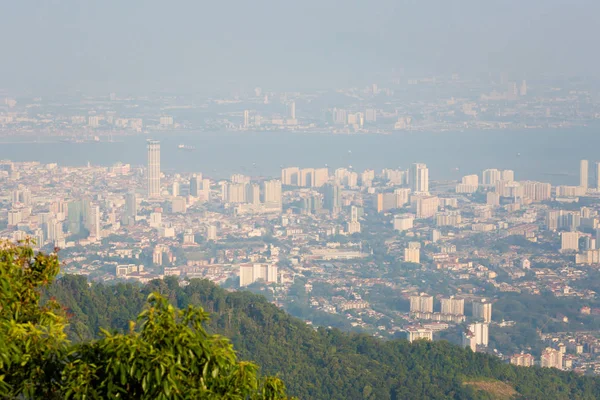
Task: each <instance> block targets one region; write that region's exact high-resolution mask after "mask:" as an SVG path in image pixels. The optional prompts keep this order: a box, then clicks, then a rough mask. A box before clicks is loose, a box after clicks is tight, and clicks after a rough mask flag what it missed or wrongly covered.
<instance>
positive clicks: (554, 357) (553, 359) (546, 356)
mask: <svg viewBox="0 0 600 400" xmlns="http://www.w3.org/2000/svg"><path fill="white" fill-rule="evenodd" d="M540 366H541V367H542V368H557V369H563V354H562V352H561V351H560V350H556V349H553V348H551V347H546V349H545V350H544V351H542V355H541V357H540Z"/></svg>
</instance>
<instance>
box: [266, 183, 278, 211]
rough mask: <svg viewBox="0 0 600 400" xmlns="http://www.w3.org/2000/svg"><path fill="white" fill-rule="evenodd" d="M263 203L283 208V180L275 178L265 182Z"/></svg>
mask: <svg viewBox="0 0 600 400" xmlns="http://www.w3.org/2000/svg"><path fill="white" fill-rule="evenodd" d="M263 203H265V204H268V205H270V206H272V207H278V208H281V181H280V180H278V179H273V180H270V181H265V182H263Z"/></svg>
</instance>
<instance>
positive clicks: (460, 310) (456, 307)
mask: <svg viewBox="0 0 600 400" xmlns="http://www.w3.org/2000/svg"><path fill="white" fill-rule="evenodd" d="M441 303H442V314H451V315H464V314H465V300H464V299H457V298H455V297H454V296H451V297H450V298H444V299H441Z"/></svg>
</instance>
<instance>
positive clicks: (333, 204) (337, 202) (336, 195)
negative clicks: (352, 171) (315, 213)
mask: <svg viewBox="0 0 600 400" xmlns="http://www.w3.org/2000/svg"><path fill="white" fill-rule="evenodd" d="M323 196H324V201H323V207H324V208H325V209H327V210H329V211H330V212H332V213H338V212H340V210H341V209H342V190H341V189H340V187H339V186H338V185H334V184H327V185H325V186H324V189H323Z"/></svg>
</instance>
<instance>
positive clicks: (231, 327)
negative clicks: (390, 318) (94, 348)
mask: <svg viewBox="0 0 600 400" xmlns="http://www.w3.org/2000/svg"><path fill="white" fill-rule="evenodd" d="M153 291H159V292H161V293H162V294H163V295H164V296H165V297H166V298H168V299H169V300H170V301H171V302H172V303H173V304H174V305H176V306H178V307H179V308H185V307H187V306H188V305H190V304H193V305H202V307H204V309H205V310H206V311H208V312H209V313H211V318H212V319H211V321H210V322H209V323H208V324H207V328H208V330H209V331H210V332H213V333H218V334H221V335H224V336H226V337H228V338H230V339H231V340H232V342H233V344H234V347H235V349H236V350H237V351H238V352H239V356H240V358H241V359H246V360H251V361H254V362H256V363H257V364H258V365H259V366H260V367H261V372H262V373H265V374H269V375H278V376H279V377H280V378H282V380H283V381H284V382H285V383H286V385H287V387H288V393H289V394H290V395H294V396H298V397H299V398H302V399H363V398H364V399H444V398H451V399H477V398H499V397H501V396H500V394H499V393H493V392H490V391H489V390H488V391H483V390H480V389H478V388H487V387H494V385H493V384H490V385H487V384H486V385H481V384H473V382H475V383H477V382H490V383H494V382H496V383H498V385H500V384H501V382H505V383H507V384H508V385H510V387H512V388H514V389H515V390H516V393H517V394H516V396H517V397H522V398H527V399H542V398H543V399H597V398H600V379H597V378H591V377H582V376H577V375H575V374H573V373H567V372H561V371H558V370H550V369H540V368H517V367H514V366H511V365H508V364H505V363H503V362H501V361H500V360H498V359H496V358H494V357H491V356H487V355H483V354H478V353H473V352H471V351H470V350H463V349H461V348H459V347H456V346H454V345H451V344H449V343H447V342H444V341H440V342H433V343H431V342H418V343H413V344H409V343H408V342H407V341H404V340H397V341H381V340H378V339H375V338H373V337H370V336H367V335H360V334H350V333H343V332H341V331H338V330H328V329H324V328H319V329H317V330H315V329H313V328H311V327H310V326H308V325H306V324H305V323H304V322H302V321H300V320H298V319H295V318H293V317H290V316H289V315H288V314H286V313H285V312H283V311H281V310H279V309H278V308H277V307H275V306H274V305H272V304H270V303H268V302H267V301H266V300H265V299H264V298H263V297H261V296H258V295H254V294H251V293H248V292H227V291H225V290H223V289H221V288H219V287H217V286H215V285H214V284H212V283H210V282H207V281H202V280H192V281H191V282H190V284H189V285H188V286H186V287H179V285H178V282H177V280H176V279H166V280H165V281H154V282H151V283H150V284H148V285H146V286H143V287H137V286H135V285H131V284H118V285H115V286H103V285H92V286H88V284H87V281H86V279H85V278H84V277H75V276H65V277H63V278H62V279H61V280H60V281H58V282H56V283H55V284H54V285H52V286H51V287H50V288H49V290H48V293H47V295H48V296H51V297H54V298H56V299H57V300H58V301H59V302H60V303H61V304H62V305H64V306H65V307H67V308H68V311H69V312H70V313H71V315H72V318H71V328H70V329H71V331H70V334H71V335H72V336H73V337H75V338H76V337H80V338H90V337H93V336H95V335H96V334H97V332H98V329H99V328H100V327H110V328H111V329H116V330H126V329H127V326H128V321H129V320H131V319H134V318H135V316H136V315H137V314H138V313H139V312H140V309H141V308H143V305H144V303H145V299H146V296H147V295H148V294H149V293H151V292H153ZM498 381H499V382H498ZM465 382H470V383H471V384H465ZM498 385H496V386H498ZM503 387H505V388H508V389H510V387H508V386H507V385H503ZM509 392H510V391H509ZM502 398H506V397H502Z"/></svg>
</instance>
